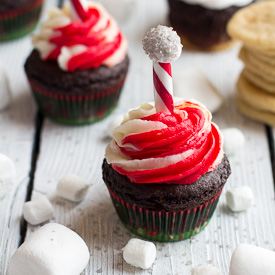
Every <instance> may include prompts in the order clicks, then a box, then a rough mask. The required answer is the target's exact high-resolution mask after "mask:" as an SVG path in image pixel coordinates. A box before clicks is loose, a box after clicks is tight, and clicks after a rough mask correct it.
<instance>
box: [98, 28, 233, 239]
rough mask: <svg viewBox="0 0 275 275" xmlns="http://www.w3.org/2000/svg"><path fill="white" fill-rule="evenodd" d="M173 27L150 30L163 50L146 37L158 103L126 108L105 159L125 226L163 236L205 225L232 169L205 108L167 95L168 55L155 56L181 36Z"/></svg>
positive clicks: (110, 187)
mask: <svg viewBox="0 0 275 275" xmlns="http://www.w3.org/2000/svg"><path fill="white" fill-rule="evenodd" d="M174 33H175V32H174V31H172V30H171V29H170V28H167V27H164V26H158V27H157V28H153V29H152V30H151V33H149V35H148V34H147V38H148V39H147V40H148V41H149V42H148V43H149V44H150V43H152V42H156V44H158V42H159V41H161V43H163V41H168V42H167V43H165V44H164V45H163V46H162V49H155V48H156V46H155V45H153V46H150V45H147V44H146V43H144V47H145V48H147V52H148V53H149V55H150V57H153V59H154V86H155V91H156V93H155V103H143V104H141V106H140V107H138V108H136V109H133V110H130V111H129V112H128V114H127V115H126V116H125V119H124V121H123V122H122V124H121V125H120V126H119V127H117V128H116V129H115V130H114V131H113V139H112V141H111V143H110V144H109V145H108V146H107V148H106V154H105V159H104V161H103V165H102V169H103V180H104V182H105V184H106V186H107V188H108V190H109V193H110V196H111V199H112V201H113V204H114V207H115V209H116V212H117V214H118V216H119V218H120V220H121V221H122V223H123V224H124V226H125V227H126V228H128V229H129V230H130V231H131V232H133V233H135V234H136V235H138V236H140V237H143V238H146V239H149V240H154V241H165V242H169V241H179V240H182V239H186V238H189V237H191V236H193V235H194V234H196V233H198V232H200V231H201V230H202V229H203V228H204V227H205V226H206V225H207V224H208V222H209V220H210V219H211V217H212V215H213V213H214V210H215V208H216V205H217V203H218V200H219V197H220V195H221V192H222V189H223V187H224V184H225V182H226V180H227V178H228V177H229V175H230V173H231V171H230V165H229V162H228V159H227V157H226V156H225V155H224V152H223V149H222V148H223V139H222V136H221V133H220V131H219V128H218V127H217V126H216V125H215V124H214V123H212V122H211V114H210V112H209V111H208V110H207V109H206V108H205V107H204V106H203V105H201V104H200V103H197V102H196V101H194V100H184V99H177V98H173V97H172V93H171V91H170V88H171V86H170V84H171V80H172V78H171V77H170V76H171V68H170V67H169V63H164V62H169V60H167V59H163V58H161V59H159V55H163V53H164V52H166V53H168V56H169V57H171V55H170V54H171V53H173V52H174V50H175V48H176V46H177V43H179V42H178V41H179V37H178V41H176V40H175V34H174ZM157 47H158V46H157ZM154 49H155V53H153V54H152V50H154ZM164 55H165V54H164ZM159 60H160V61H161V62H159ZM172 60H173V59H172ZM167 64H168V66H167ZM158 66H159V67H158ZM162 69H163V70H162ZM164 71H165V72H168V74H166V73H164ZM169 77H170V79H169ZM165 78H166V80H165ZM169 83H170V84H169ZM169 87H170V88H169Z"/></svg>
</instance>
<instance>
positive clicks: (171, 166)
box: [106, 101, 223, 184]
mask: <svg viewBox="0 0 275 275" xmlns="http://www.w3.org/2000/svg"><path fill="white" fill-rule="evenodd" d="M140 120H142V121H147V122H160V123H162V124H163V125H165V126H164V127H163V128H162V129H159V130H158V129H157V130H153V131H147V132H142V133H133V134H127V135H126V136H125V137H124V138H123V139H122V140H121V144H120V145H118V143H117V142H115V146H117V147H118V148H119V150H120V154H121V155H120V158H121V157H122V156H125V161H117V162H116V161H115V159H116V158H114V159H113V160H111V162H112V166H113V168H114V169H115V170H116V171H117V172H119V173H120V174H123V175H126V176H127V177H128V178H129V179H130V180H131V181H132V182H136V183H163V182H165V183H171V184H190V183H192V182H194V181H196V180H197V179H198V178H199V177H200V176H201V175H203V174H205V173H207V172H208V171H211V170H214V169H215V167H216V166H217V165H218V164H219V163H220V162H221V159H222V157H223V150H222V138H221V135H220V132H219V130H218V127H217V126H216V125H215V124H213V123H211V115H210V113H209V112H208V111H207V110H206V109H204V108H203V107H202V106H201V105H199V104H196V103H194V102H190V101H185V102H184V103H183V104H181V105H179V106H176V107H175V113H174V114H165V113H163V112H159V113H154V114H152V115H149V116H145V117H143V118H140ZM126 123H127V122H126ZM124 127H125V125H124ZM117 131H119V128H118V130H117ZM129 145H131V146H129ZM106 156H107V154H106ZM107 160H108V156H107ZM131 162H132V164H131ZM139 162H140V163H139ZM142 162H144V164H142ZM151 162H152V163H155V164H156V168H155V169H154V168H153V169H151V168H152V167H150V163H151ZM152 165H154V164H152ZM147 166H148V167H149V168H148V169H147V168H146V167H147Z"/></svg>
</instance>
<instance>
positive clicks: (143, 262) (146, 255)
mask: <svg viewBox="0 0 275 275" xmlns="http://www.w3.org/2000/svg"><path fill="white" fill-rule="evenodd" d="M156 254H157V252H156V246H155V245H154V244H153V243H151V242H146V241H142V240H139V239H136V238H133V239H131V240H130V241H129V242H128V243H127V244H126V246H125V247H124V249H123V259H124V260H125V261H126V262H127V263H128V264H130V265H133V266H135V267H141V268H143V269H148V268H150V267H151V265H152V264H153V262H154V260H155V258H156Z"/></svg>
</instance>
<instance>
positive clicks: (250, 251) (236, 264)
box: [229, 244, 275, 275]
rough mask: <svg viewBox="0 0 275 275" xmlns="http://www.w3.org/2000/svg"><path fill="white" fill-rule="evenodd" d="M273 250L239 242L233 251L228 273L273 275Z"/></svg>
mask: <svg viewBox="0 0 275 275" xmlns="http://www.w3.org/2000/svg"><path fill="white" fill-rule="evenodd" d="M274 274H275V252H273V251H271V250H268V249H264V248H261V247H258V246H254V245H250V244H239V245H238V246H237V248H236V249H235V251H234V252H233V255H232V258H231V262H230V268H229V275H274Z"/></svg>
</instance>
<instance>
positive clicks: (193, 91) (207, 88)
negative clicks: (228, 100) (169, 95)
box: [173, 68, 223, 113]
mask: <svg viewBox="0 0 275 275" xmlns="http://www.w3.org/2000/svg"><path fill="white" fill-rule="evenodd" d="M173 91H174V96H177V97H181V98H185V99H190V98H192V99H195V100H197V101H199V102H201V103H202V104H204V105H205V106H206V108H207V109H208V110H209V111H210V112H211V113H214V112H216V111H217V110H218V109H219V108H220V107H221V105H222V103H223V97H222V96H221V94H220V93H219V92H218V91H217V89H216V88H215V87H214V86H213V84H212V83H211V82H210V81H209V80H208V79H207V77H206V76H205V75H204V73H203V72H202V71H201V70H199V69H197V68H191V69H187V70H183V71H178V72H174V73H173Z"/></svg>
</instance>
